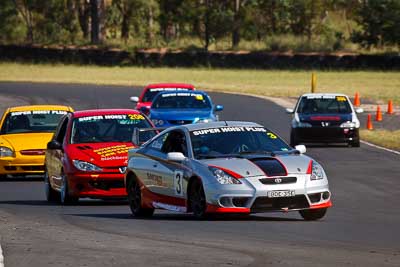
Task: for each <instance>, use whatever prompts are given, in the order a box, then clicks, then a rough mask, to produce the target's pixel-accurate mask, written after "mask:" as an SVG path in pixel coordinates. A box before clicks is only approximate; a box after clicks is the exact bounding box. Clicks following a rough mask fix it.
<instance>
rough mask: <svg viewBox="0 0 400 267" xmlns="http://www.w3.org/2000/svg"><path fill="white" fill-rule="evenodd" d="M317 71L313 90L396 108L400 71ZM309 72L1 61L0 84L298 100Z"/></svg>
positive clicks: (393, 139) (380, 136) (372, 136)
mask: <svg viewBox="0 0 400 267" xmlns="http://www.w3.org/2000/svg"><path fill="white" fill-rule="evenodd" d="M316 73H317V91H318V92H340V93H345V94H347V95H350V96H352V95H354V93H355V92H356V91H358V92H359V93H360V95H361V101H363V98H364V99H365V98H370V99H373V100H375V101H385V102H386V101H387V100H388V99H392V100H393V101H394V104H395V105H399V104H400V92H399V88H400V72H377V71H342V72H341V71H323V72H316ZM310 80H311V72H310V71H278V70H277V71H272V70H226V69H207V68H143V67H99V66H77V65H61V64H56V65H50V64H19V63H0V81H19V82H54V83H83V84H107V85H128V86H132V85H146V84H149V83H155V82H187V83H193V84H194V85H196V87H197V88H199V89H206V90H212V91H227V92H240V93H249V94H256V95H262V96H278V97H297V96H298V95H300V94H302V93H306V92H309V90H310ZM362 138H364V139H365V140H368V141H371V142H372V143H376V144H379V145H382V146H385V147H389V148H393V149H397V150H399V149H400V131H394V132H391V131H381V130H377V131H370V132H366V131H362Z"/></svg>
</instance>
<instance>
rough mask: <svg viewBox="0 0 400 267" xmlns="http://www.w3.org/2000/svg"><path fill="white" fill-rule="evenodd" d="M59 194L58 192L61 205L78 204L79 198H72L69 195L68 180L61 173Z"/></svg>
mask: <svg viewBox="0 0 400 267" xmlns="http://www.w3.org/2000/svg"><path fill="white" fill-rule="evenodd" d="M61 183H62V184H61V192H60V202H61V204H63V205H71V204H75V203H76V202H78V200H79V198H78V197H73V196H71V195H70V193H69V189H68V178H67V176H66V175H65V174H64V173H63V174H62V176H61Z"/></svg>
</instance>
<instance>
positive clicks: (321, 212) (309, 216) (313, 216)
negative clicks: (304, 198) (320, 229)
mask: <svg viewBox="0 0 400 267" xmlns="http://www.w3.org/2000/svg"><path fill="white" fill-rule="evenodd" d="M327 210H328V209H326V208H324V209H309V210H300V211H299V213H300V215H301V217H303V219H304V220H306V221H316V220H319V219H322V218H323V217H324V216H325V214H326V211H327Z"/></svg>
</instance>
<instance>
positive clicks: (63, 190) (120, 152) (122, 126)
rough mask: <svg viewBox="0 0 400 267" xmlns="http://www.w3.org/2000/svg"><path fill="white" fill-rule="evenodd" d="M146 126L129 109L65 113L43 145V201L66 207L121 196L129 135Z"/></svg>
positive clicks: (147, 124)
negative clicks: (91, 200) (69, 204)
mask: <svg viewBox="0 0 400 267" xmlns="http://www.w3.org/2000/svg"><path fill="white" fill-rule="evenodd" d="M151 127H153V125H152V123H151V121H150V120H149V119H148V118H147V117H146V116H144V115H142V114H141V113H140V112H139V111H137V110H133V109H100V110H86V111H76V112H73V113H70V114H67V115H65V116H64V117H63V118H62V119H61V121H60V123H59V124H58V127H57V130H56V132H55V134H54V136H53V138H52V140H51V141H50V142H49V143H48V144H47V150H46V157H45V191H46V197H47V200H48V201H60V202H61V203H62V204H68V203H73V202H76V201H78V200H79V198H81V197H90V198H101V199H103V198H104V199H105V198H123V197H126V190H125V188H124V173H125V170H126V166H127V159H128V157H127V156H128V150H129V149H130V148H132V147H134V144H133V143H132V135H133V131H134V129H135V128H151ZM149 134H150V132H149ZM153 134H154V133H153Z"/></svg>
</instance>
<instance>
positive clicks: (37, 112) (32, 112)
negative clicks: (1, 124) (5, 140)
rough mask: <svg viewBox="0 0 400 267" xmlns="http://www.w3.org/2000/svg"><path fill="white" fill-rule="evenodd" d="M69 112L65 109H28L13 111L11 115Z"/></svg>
mask: <svg viewBox="0 0 400 267" xmlns="http://www.w3.org/2000/svg"><path fill="white" fill-rule="evenodd" d="M64 114H67V111H65V110H28V111H16V112H11V116H20V115H64Z"/></svg>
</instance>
